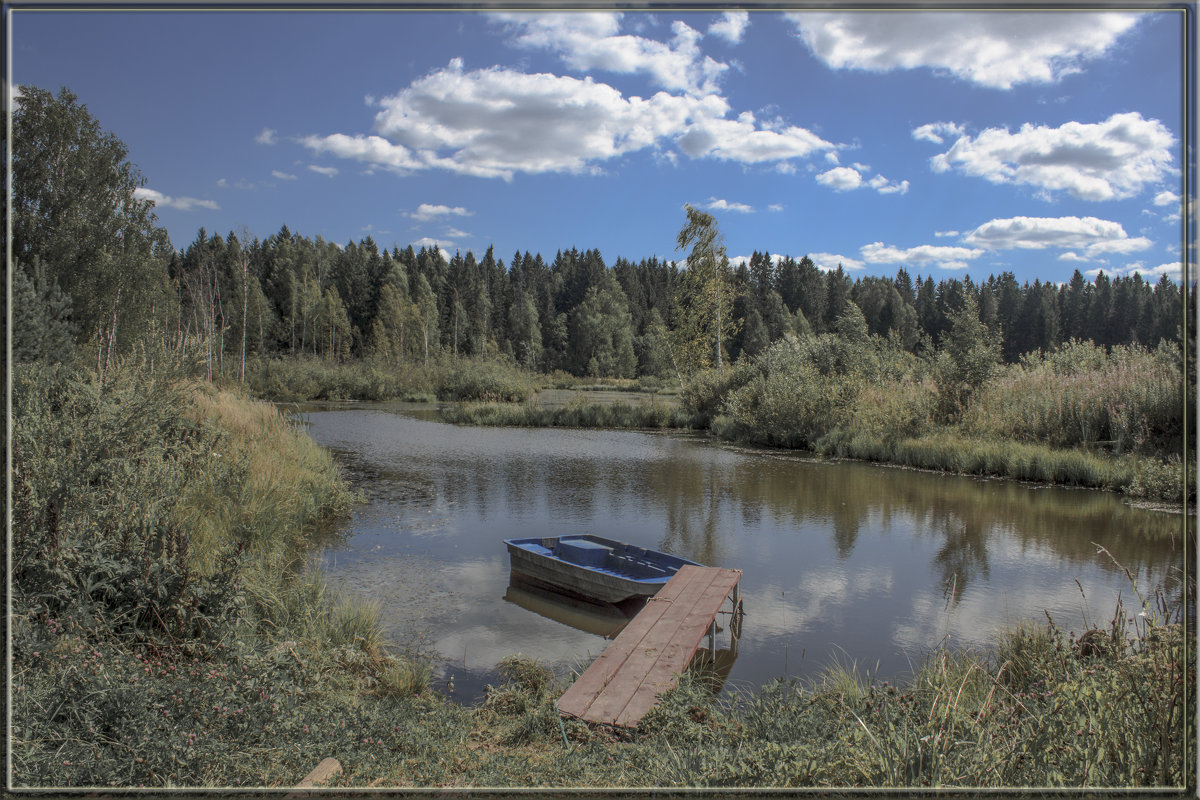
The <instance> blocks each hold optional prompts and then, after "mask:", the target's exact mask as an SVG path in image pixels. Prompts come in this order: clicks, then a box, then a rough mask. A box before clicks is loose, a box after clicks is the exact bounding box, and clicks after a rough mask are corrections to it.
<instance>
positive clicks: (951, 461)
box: [682, 335, 1185, 503]
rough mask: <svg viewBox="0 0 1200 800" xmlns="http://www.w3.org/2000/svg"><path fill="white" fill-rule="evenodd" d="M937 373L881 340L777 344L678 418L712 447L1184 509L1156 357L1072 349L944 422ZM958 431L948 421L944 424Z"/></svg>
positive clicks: (987, 387)
mask: <svg viewBox="0 0 1200 800" xmlns="http://www.w3.org/2000/svg"><path fill="white" fill-rule="evenodd" d="M939 380H940V377H939V373H938V371H937V370H936V369H934V368H933V367H931V366H930V364H928V363H924V362H922V361H920V360H919V359H915V358H914V357H912V356H910V355H908V354H905V353H901V352H899V351H897V350H895V349H894V348H890V347H889V345H888V343H886V342H883V341H882V340H868V341H863V342H850V341H845V340H841V339H839V338H837V337H833V336H830V335H825V336H818V337H809V338H807V339H803V340H798V339H786V340H784V341H781V342H779V343H776V344H775V345H773V346H772V347H771V348H770V349H768V350H767V351H766V352H765V353H763V354H762V355H760V356H759V357H758V358H756V359H754V360H751V361H748V362H740V363H739V364H738V365H737V366H736V367H734V368H733V369H730V370H726V371H725V372H724V373H722V374H717V373H702V374H700V375H698V376H696V378H695V379H694V380H693V381H692V382H691V383H690V384H689V385H688V387H687V388H686V391H685V392H684V394H683V397H682V400H683V406H684V408H685V409H686V410H688V411H691V412H692V413H694V414H696V415H697V416H698V417H700V418H701V419H703V420H707V421H708V424H709V426H710V427H711V429H712V431H713V433H715V434H716V435H718V436H720V437H723V438H729V439H736V440H740V441H747V442H753V443H757V444H764V445H768V446H774V447H788V448H803V449H807V450H812V451H815V452H818V453H822V454H825V455H832V456H839V457H847V458H858V459H868V460H873V461H881V462H887V463H893V464H902V465H906V466H912V467H919V468H923V469H933V470H943V471H949V472H956V473H963V474H974V475H997V476H1004V477H1011V478H1016V479H1018V480H1030V481H1039V482H1046V483H1055V484H1063V485H1070V486H1085V487H1094V488H1104V489H1114V490H1119V491H1123V492H1126V493H1129V494H1131V495H1133V496H1136V497H1144V498H1148V499H1152V500H1160V501H1167V502H1174V503H1178V502H1181V501H1182V500H1183V498H1184V488H1185V487H1184V484H1183V468H1182V461H1181V453H1180V450H1181V448H1182V408H1183V404H1182V402H1181V395H1180V387H1181V385H1182V384H1181V381H1180V378H1179V368H1178V364H1177V361H1176V359H1175V354H1174V352H1173V351H1171V350H1169V349H1168V348H1165V347H1161V348H1159V349H1158V350H1154V351H1148V350H1145V349H1142V348H1138V347H1115V348H1113V349H1112V351H1111V352H1106V351H1105V350H1104V349H1102V348H1098V347H1096V346H1095V345H1092V344H1090V343H1079V342H1071V343H1069V344H1067V345H1065V346H1064V347H1063V348H1061V349H1059V350H1057V351H1054V352H1051V353H1035V354H1032V355H1029V356H1026V357H1025V358H1024V360H1023V361H1022V362H1021V363H1020V364H1017V365H1013V366H1011V367H1008V368H1006V369H1004V370H1001V371H999V372H998V373H997V374H995V375H994V376H993V377H992V378H990V379H989V380H987V381H985V382H984V383H983V384H982V386H980V387H979V388H978V389H976V390H975V391H973V392H972V393H971V395H970V400H969V404H968V405H967V407H966V408H965V409H960V410H959V411H957V412H956V413H955V414H952V415H949V416H947V414H946V413H945V410H944V409H943V408H942V405H944V403H943V399H944V397H943V396H944V394H945V393H944V392H943V391H942V390H941V388H940V387H939V386H938V381H939ZM951 418H953V419H955V420H956V421H953V422H951V421H948V420H949V419H951Z"/></svg>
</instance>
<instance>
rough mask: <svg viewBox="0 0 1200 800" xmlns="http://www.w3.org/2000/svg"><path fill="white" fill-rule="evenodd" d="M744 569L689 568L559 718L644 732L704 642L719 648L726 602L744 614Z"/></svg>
mask: <svg viewBox="0 0 1200 800" xmlns="http://www.w3.org/2000/svg"><path fill="white" fill-rule="evenodd" d="M741 577H742V571H741V570H740V569H719V568H717V567H696V566H691V565H687V566H683V567H681V568H680V569H679V572H677V573H675V575H674V577H672V578H671V580H669V581H667V585H666V586H664V587H663V588H662V589H661V590H659V592H658V594H656V595H655V596H654V597H652V598H650V600H649V601H647V603H646V607H645V608H643V609H642V611H641V612H640V613H639V614H638V615H637V616H636V617H634V618H633V619H632V620H631V621H630V622H629V624H628V625H626V626H625V628H624V629H623V630H622V631H621V633H620V634H618V635H617V638H616V639H614V640H613V641H612V643H611V644H610V645H609V646H608V647H607V648H606V649H605V650H604V652H603V653H601V654H600V656H599V657H598V658H597V659H596V660H595V661H593V662H592V665H591V666H590V667H588V668H587V669H586V670H585V671H584V673H583V674H582V675H580V676H579V679H578V680H576V681H575V683H573V684H571V688H569V689H568V690H567V691H566V693H565V694H564V695H563V696H562V697H561V698H559V701H558V711H559V713H560V714H563V715H565V716H569V717H576V718H578V719H582V720H584V721H586V722H594V723H602V724H605V725H615V726H617V727H623V728H634V727H637V724H638V722H639V721H641V719H642V716H643V715H645V713H646V712H647V711H649V710H650V709H651V708H652V707H653V706H654V704H655V703H657V702H658V698H659V696H660V695H661V694H663V693H664V692H666V691H667V690H669V689H670V688H671V687H673V686H674V685H675V683H676V682H677V681H678V680H679V674H680V673H681V672H683V670H685V669H687V666H688V664H689V663H690V662H691V660H692V656H693V655H695V653H696V650H697V649H698V648H699V646H700V643H701V641H703V639H704V637H705V635H706V634H707V635H708V636H709V637H710V644H709V647H710V648H714V647H715V636H716V624H717V623H716V617H717V614H718V613H719V612H720V611H721V606H722V605H724V603H725V601H726V599H732V600H733V614H734V615H735V616H736V614H738V613H739V612H740V603H741V598H740V596H739V586H738V583H739V581H740V580H741Z"/></svg>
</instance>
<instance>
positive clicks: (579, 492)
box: [301, 404, 1183, 701]
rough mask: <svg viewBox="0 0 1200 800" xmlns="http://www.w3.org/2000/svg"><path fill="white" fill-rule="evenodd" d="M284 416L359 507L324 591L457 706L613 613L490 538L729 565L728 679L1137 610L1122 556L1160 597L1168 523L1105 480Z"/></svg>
mask: <svg viewBox="0 0 1200 800" xmlns="http://www.w3.org/2000/svg"><path fill="white" fill-rule="evenodd" d="M301 418H302V419H303V420H304V421H305V423H306V424H307V425H308V428H309V433H310V435H311V436H312V437H313V438H314V439H315V440H316V441H317V442H319V443H320V444H322V445H324V446H325V447H327V448H329V449H330V450H331V451H332V452H333V453H334V454H335V456H336V457H337V459H338V460H339V462H340V463H341V464H342V465H343V468H344V469H345V470H346V472H347V474H348V476H349V478H350V480H351V482H352V483H353V485H354V486H355V488H357V489H358V490H359V491H361V492H363V493H364V495H365V498H366V502H365V503H364V504H362V505H360V506H359V507H357V508H356V509H355V511H354V513H353V515H352V517H351V518H350V519H348V520H347V521H346V522H345V523H344V525H343V528H342V530H341V532H340V534H339V536H338V537H337V538H336V539H335V543H334V544H333V545H331V546H330V547H328V548H327V549H326V550H325V551H324V552H323V553H322V555H321V563H322V565H323V568H324V569H325V571H326V573H327V575H328V577H329V579H330V582H331V584H333V585H334V586H336V587H338V588H339V589H340V590H342V591H344V592H347V593H350V594H356V595H361V596H365V597H370V598H373V599H375V600H376V601H378V602H379V603H380V605H381V607H382V610H383V618H384V627H385V632H386V634H387V635H388V637H389V639H390V640H391V641H392V642H393V643H394V644H395V645H396V646H397V647H398V648H401V649H405V648H408V649H413V650H417V651H421V652H425V653H430V654H433V655H434V656H435V658H436V661H437V665H438V666H437V671H436V678H435V682H436V683H438V684H439V685H443V686H447V687H448V688H450V687H451V685H452V689H451V691H452V692H453V694H454V696H456V697H458V698H461V699H462V700H464V701H472V700H474V699H477V698H478V697H479V696H481V694H482V691H483V687H484V686H485V685H486V684H487V683H493V684H494V683H496V682H498V677H497V671H496V665H497V663H498V662H499V661H500V659H502V658H503V657H504V656H506V655H511V654H515V653H522V654H524V655H527V656H532V657H534V658H537V659H538V660H540V661H542V662H543V663H545V664H548V665H550V666H551V667H553V668H554V669H555V670H556V671H557V672H558V673H560V674H561V673H565V672H566V671H567V670H570V669H575V670H580V669H582V668H583V667H585V666H586V665H587V664H588V663H590V661H591V659H592V658H594V657H595V656H596V655H598V654H599V653H600V652H601V651H602V650H603V649H604V647H605V646H606V644H607V640H606V639H605V638H604V634H605V633H606V632H610V631H611V630H612V628H613V622H614V621H613V619H612V617H611V615H609V614H608V613H607V612H604V611H603V610H598V609H594V608H591V607H588V606H586V605H580V604H571V603H563V602H559V601H556V599H555V598H554V597H552V596H545V595H543V594H541V593H538V592H534V591H528V590H526V589H525V588H524V587H520V586H510V574H509V561H508V554H507V552H506V549H505V546H504V543H503V540H504V539H506V538H514V537H525V536H558V535H564V534H574V533H595V534H600V535H603V536H607V537H609V538H614V539H620V540H623V541H627V542H631V543H634V544H638V545H642V546H645V547H650V548H653V549H656V550H663V551H667V552H670V553H675V554H677V555H681V556H684V557H686V558H690V559H693V560H695V561H699V562H701V563H703V564H708V565H712V566H721V567H730V568H736V569H741V570H742V571H743V577H742V593H743V597H744V599H745V610H746V614H745V618H744V622H743V626H742V632H741V633H742V635H741V637H740V639H739V641H738V647H737V652H736V658H734V657H733V654H732V653H731V652H728V647H727V645H728V638H727V635H724V638H722V639H721V640H720V641H721V643H722V646H723V647H724V648H725V649H726V652H724V653H719V654H718V667H719V668H721V671H722V672H727V681H728V682H729V683H732V684H740V685H759V684H762V683H766V682H768V681H770V680H772V679H774V678H777V677H784V676H793V677H795V676H800V677H813V676H816V675H817V674H818V673H819V672H820V670H821V669H823V668H824V667H826V666H828V665H830V664H832V663H834V662H838V663H842V664H851V663H853V664H856V665H857V666H858V668H859V669H860V670H864V671H869V672H870V674H872V675H876V676H878V677H879V678H880V679H894V678H902V677H903V676H904V675H906V674H908V673H909V672H910V671H911V669H912V668H913V667H915V666H916V665H917V664H918V663H919V662H920V660H921V657H922V655H923V654H924V653H926V652H928V650H930V649H931V648H934V647H936V646H938V645H939V644H942V643H949V644H952V645H956V646H986V645H988V644H989V643H990V642H991V641H992V640H993V637H994V635H995V633H996V631H998V630H1000V629H1002V628H1004V627H1006V626H1012V625H1015V624H1018V623H1020V622H1022V621H1025V620H1031V621H1034V622H1044V621H1045V619H1046V614H1049V615H1050V616H1051V617H1053V619H1054V621H1055V623H1057V624H1058V625H1059V626H1060V627H1061V628H1062V629H1063V630H1072V631H1075V633H1076V634H1079V633H1081V632H1082V631H1083V630H1085V629H1086V628H1088V627H1093V626H1099V625H1103V624H1105V623H1106V622H1108V621H1109V620H1110V619H1111V618H1112V615H1113V612H1114V609H1115V607H1116V603H1117V598H1118V596H1120V597H1121V598H1122V599H1123V601H1124V602H1125V604H1126V606H1127V608H1128V607H1132V610H1130V611H1129V612H1128V613H1130V614H1133V613H1136V612H1137V611H1138V610H1139V608H1138V607H1137V595H1136V593H1135V589H1134V587H1133V585H1132V584H1131V582H1130V580H1129V578H1128V577H1127V575H1126V573H1125V570H1128V571H1129V572H1130V573H1131V574H1132V575H1133V577H1134V578H1135V580H1136V582H1137V588H1138V589H1139V590H1140V591H1141V592H1143V593H1144V594H1146V595H1149V594H1150V592H1151V591H1152V590H1153V589H1154V588H1155V587H1157V586H1163V587H1165V590H1166V591H1167V592H1168V594H1169V595H1171V596H1177V595H1178V594H1179V586H1178V583H1179V578H1180V568H1181V566H1182V563H1183V551H1182V545H1181V537H1182V525H1183V518H1182V516H1180V515H1177V514H1169V513H1164V512H1155V511H1147V510H1140V509H1135V508H1132V507H1130V506H1129V505H1128V504H1126V503H1125V502H1123V501H1122V499H1121V498H1120V497H1119V496H1117V495H1113V494H1110V493H1104V492H1096V491H1086V490H1071V489H1059V488H1047V487H1037V486H1030V485H1024V484H1019V483H1016V482H1012V481H1004V480H983V479H972V478H964V477H956V476H946V475H940V474H934V473H925V472H917V471H912V470H905V469H897V468H890V467H884V466H877V465H870V464H863V463H856V462H842V463H832V462H825V461H818V460H813V459H809V458H805V457H803V456H800V455H797V454H793V453H788V452H783V451H773V450H761V449H754V448H745V447H739V446H732V445H728V444H723V443H719V442H716V441H715V440H712V439H710V438H708V437H706V436H703V435H698V434H686V433H638V432H622V431H586V430H556V429H540V430H529V429H512V428H477V427H458V426H453V425H447V424H443V423H441V422H438V421H436V420H437V412H436V409H434V408H431V407H428V406H424V407H422V406H413V405H403V404H378V405H373V406H354V407H344V408H336V409H329V410H312V409H308V410H305V411H304V412H303V413H302V415H301ZM1100 547H1103V548H1105V549H1106V550H1107V551H1108V553H1109V554H1111V557H1110V555H1108V554H1105V553H1104V552H1100V551H1099V548H1100ZM1114 559H1115V561H1116V562H1119V564H1120V566H1117V564H1115V563H1114ZM618 621H619V620H618Z"/></svg>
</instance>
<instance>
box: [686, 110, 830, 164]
mask: <svg viewBox="0 0 1200 800" xmlns="http://www.w3.org/2000/svg"><path fill="white" fill-rule="evenodd" d="M719 107H725V108H728V106H726V105H725V101H724V100H720V99H719V98H715V97H714V98H708V99H707V101H706V102H704V103H702V104H699V105H697V107H696V111H697V112H699V113H698V114H697V115H696V116H693V118H692V119H693V121H692V123H691V124H690V125H688V126H686V127H685V128H684V129H683V131H682V132H681V135H679V136H678V137H677V139H676V142H677V143H678V145H679V149H680V150H682V151H683V152H684V153H685V154H687V155H689V156H691V157H692V158H704V157H708V158H717V159H720V160H723V161H737V162H740V163H742V164H759V163H762V162H766V161H777V162H779V163H780V165H781V168H782V167H783V165H784V164H786V162H787V161H788V160H789V159H793V158H805V157H807V156H809V155H810V154H812V153H814V152H816V151H818V150H834V149H836V145H834V144H832V143H831V142H827V141H825V140H824V139H822V138H821V137H820V136H817V135H816V134H815V133H813V132H812V131H810V130H807V129H805V128H800V127H796V126H794V125H792V126H777V125H774V124H773V123H772V125H771V127H770V128H768V127H766V126H764V125H760V124H759V122H758V120H756V119H755V116H754V114H753V113H752V112H749V111H744V112H742V113H741V114H739V115H738V116H737V118H736V119H723V118H721V117H722V116H723V114H724V112H723V111H722V112H720V113H716V111H717V108H719Z"/></svg>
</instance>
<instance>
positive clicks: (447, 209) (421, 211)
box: [407, 203, 475, 222]
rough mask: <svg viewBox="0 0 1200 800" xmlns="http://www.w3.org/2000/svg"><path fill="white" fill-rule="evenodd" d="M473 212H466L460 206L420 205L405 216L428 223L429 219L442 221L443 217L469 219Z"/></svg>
mask: <svg viewBox="0 0 1200 800" xmlns="http://www.w3.org/2000/svg"><path fill="white" fill-rule="evenodd" d="M474 213H475V212H474V211H468V210H467V209H465V208H464V207H462V206H444V205H434V204H432V203H421V205H419V206H417V210H416V211H413V212H411V213H408V214H407V216H409V217H412V218H413V219H415V220H418V221H420V222H428V221H429V220H431V219H442V218H444V217H469V216H472V215H473V214H474Z"/></svg>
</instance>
